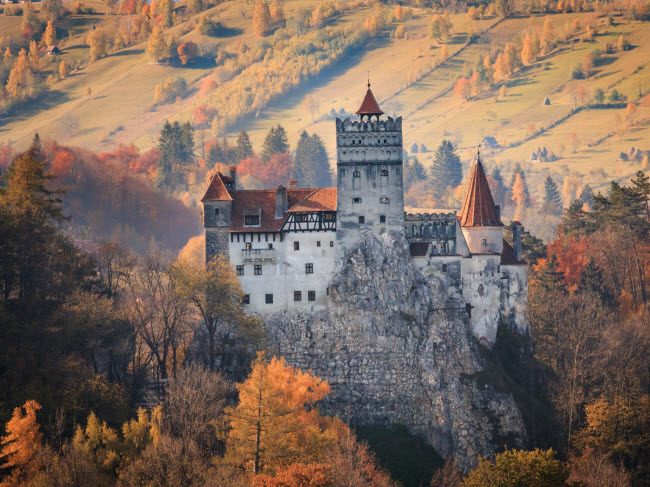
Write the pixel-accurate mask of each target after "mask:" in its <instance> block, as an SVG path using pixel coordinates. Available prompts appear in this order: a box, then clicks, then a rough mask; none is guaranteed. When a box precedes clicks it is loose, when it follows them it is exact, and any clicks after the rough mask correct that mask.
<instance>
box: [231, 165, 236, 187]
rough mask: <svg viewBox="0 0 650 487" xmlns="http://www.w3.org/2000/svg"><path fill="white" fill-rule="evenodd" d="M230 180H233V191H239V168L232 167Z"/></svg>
mask: <svg viewBox="0 0 650 487" xmlns="http://www.w3.org/2000/svg"><path fill="white" fill-rule="evenodd" d="M230 179H231V180H232V189H233V191H234V190H235V189H237V184H236V182H237V166H230Z"/></svg>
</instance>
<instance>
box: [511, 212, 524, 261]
mask: <svg viewBox="0 0 650 487" xmlns="http://www.w3.org/2000/svg"><path fill="white" fill-rule="evenodd" d="M523 231H524V227H523V225H522V224H521V223H519V222H518V221H514V222H512V250H514V252H515V259H517V260H521V234H522V233H523Z"/></svg>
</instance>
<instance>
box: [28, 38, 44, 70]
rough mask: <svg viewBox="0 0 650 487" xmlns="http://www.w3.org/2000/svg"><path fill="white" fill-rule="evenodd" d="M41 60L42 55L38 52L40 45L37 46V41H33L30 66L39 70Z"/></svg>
mask: <svg viewBox="0 0 650 487" xmlns="http://www.w3.org/2000/svg"><path fill="white" fill-rule="evenodd" d="M40 58H41V53H40V52H39V50H38V44H36V41H31V42H30V43H29V64H31V65H32V67H33V68H38V61H39V60H40Z"/></svg>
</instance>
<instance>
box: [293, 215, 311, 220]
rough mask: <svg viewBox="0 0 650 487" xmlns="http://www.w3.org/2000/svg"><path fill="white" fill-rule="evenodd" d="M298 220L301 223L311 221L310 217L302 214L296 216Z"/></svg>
mask: <svg viewBox="0 0 650 487" xmlns="http://www.w3.org/2000/svg"><path fill="white" fill-rule="evenodd" d="M296 220H298V221H299V222H306V221H309V217H308V216H307V215H306V214H300V215H296Z"/></svg>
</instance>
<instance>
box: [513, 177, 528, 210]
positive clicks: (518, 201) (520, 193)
mask: <svg viewBox="0 0 650 487" xmlns="http://www.w3.org/2000/svg"><path fill="white" fill-rule="evenodd" d="M528 199H529V196H528V188H527V187H526V182H525V181H524V178H522V177H521V173H517V176H516V177H515V183H514V184H513V185H512V201H514V203H515V205H517V206H518V207H525V206H527V204H528Z"/></svg>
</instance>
